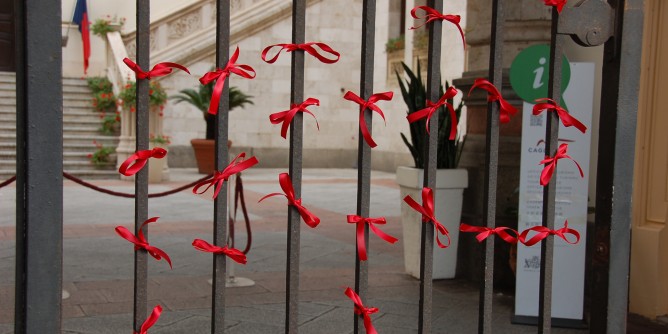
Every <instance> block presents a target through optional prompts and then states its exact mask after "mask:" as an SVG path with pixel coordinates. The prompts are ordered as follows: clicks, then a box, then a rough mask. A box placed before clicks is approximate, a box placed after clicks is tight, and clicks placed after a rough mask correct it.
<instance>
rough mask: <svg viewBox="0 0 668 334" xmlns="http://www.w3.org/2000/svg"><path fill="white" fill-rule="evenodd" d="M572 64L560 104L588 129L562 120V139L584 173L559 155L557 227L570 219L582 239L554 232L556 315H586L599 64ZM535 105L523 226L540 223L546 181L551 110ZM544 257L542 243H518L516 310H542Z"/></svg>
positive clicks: (526, 140)
mask: <svg viewBox="0 0 668 334" xmlns="http://www.w3.org/2000/svg"><path fill="white" fill-rule="evenodd" d="M570 65H571V78H570V83H569V84H568V87H567V88H566V91H565V92H564V94H563V101H564V102H565V103H563V104H562V106H563V105H565V106H566V107H567V108H568V111H569V112H570V113H571V114H572V115H573V116H574V117H575V118H577V119H578V120H580V121H581V122H582V123H583V124H585V125H586V126H587V128H588V129H587V132H586V133H585V134H583V133H581V132H580V131H578V130H577V129H576V128H575V127H569V128H566V127H564V126H563V125H560V127H559V144H561V143H568V144H569V145H568V155H570V156H571V157H572V158H573V159H574V160H575V161H577V162H578V163H579V164H580V166H581V167H582V170H583V171H584V173H585V176H584V178H581V177H580V173H579V172H578V169H577V167H576V166H575V164H574V163H573V162H572V161H570V160H568V159H561V160H559V162H558V167H557V175H556V184H557V189H556V192H557V193H556V208H555V211H556V212H555V215H556V218H555V222H554V228H555V229H559V228H561V227H563V224H564V221H566V220H568V227H569V228H572V229H575V230H577V231H578V232H579V233H580V242H579V243H578V244H576V245H571V244H567V243H566V242H565V241H564V240H562V239H561V238H559V237H554V238H555V239H554V240H555V243H554V267H553V268H554V270H553V279H552V317H553V318H560V319H569V320H582V318H583V310H582V308H583V299H584V270H585V248H586V247H585V246H586V242H585V241H586V232H587V228H586V224H587V190H588V184H589V175H588V174H589V173H588V171H589V152H590V144H591V118H592V117H591V115H592V112H593V96H594V74H595V73H594V70H595V67H594V64H593V63H571V64H570ZM532 108H533V104H530V103H527V102H524V106H523V114H522V115H523V116H522V160H521V171H520V191H519V193H520V198H519V221H518V231H519V232H522V231H524V230H526V229H528V228H530V227H533V226H536V225H541V224H542V212H543V187H542V186H541V185H540V183H539V180H540V174H541V171H542V170H543V165H539V162H540V161H541V160H542V159H543V158H545V151H544V150H545V124H546V114H547V113H548V111H547V110H545V111H543V112H542V113H541V114H540V115H539V116H533V114H532ZM549 112H552V111H549ZM553 178H554V176H553ZM553 182H554V180H553ZM530 236H531V235H530ZM570 237H571V238H572V237H573V236H570ZM540 263H541V261H540V243H538V244H536V245H534V246H531V247H526V246H524V245H522V244H518V247H517V276H516V279H517V281H516V292H515V315H516V316H529V317H536V316H538V294H539V275H540Z"/></svg>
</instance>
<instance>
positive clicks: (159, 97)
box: [118, 81, 167, 112]
mask: <svg viewBox="0 0 668 334" xmlns="http://www.w3.org/2000/svg"><path fill="white" fill-rule="evenodd" d="M148 96H149V101H148V104H149V105H150V106H158V107H160V110H162V109H163V107H164V105H165V103H166V102H167V92H165V89H164V88H162V86H161V85H160V84H159V83H158V82H155V81H151V82H150V83H149V89H148ZM118 97H119V98H120V99H121V100H123V108H125V109H126V110H130V111H131V112H134V111H135V105H136V101H137V83H135V82H133V81H131V82H128V83H127V84H126V85H125V87H123V89H122V90H121V92H120V93H119V94H118Z"/></svg>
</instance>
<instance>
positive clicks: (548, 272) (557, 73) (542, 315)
mask: <svg viewBox="0 0 668 334" xmlns="http://www.w3.org/2000/svg"><path fill="white" fill-rule="evenodd" d="M558 28H559V13H558V12H557V10H556V9H554V8H553V9H552V40H551V42H550V77H549V85H548V95H549V96H550V98H552V99H553V100H555V101H556V102H557V103H561V102H560V101H561V68H562V57H563V46H564V42H565V39H566V38H567V36H565V35H559V34H558ZM545 117H546V118H547V122H546V126H545V154H547V155H549V156H554V154H555V153H556V151H557V146H558V145H559V142H558V138H559V117H558V116H557V113H556V112H546V115H545ZM552 175H553V177H552V180H551V181H550V183H549V184H547V185H546V186H545V187H544V188H543V217H542V221H543V226H546V227H547V228H549V229H550V230H553V229H554V214H555V197H556V189H557V168H556V166H555V169H554V173H553V174H552ZM553 255H554V238H545V239H544V240H543V242H542V243H541V245H540V258H541V261H540V288H539V294H538V332H539V333H550V330H551V327H552V269H553V262H554V261H553V257H554V256H553Z"/></svg>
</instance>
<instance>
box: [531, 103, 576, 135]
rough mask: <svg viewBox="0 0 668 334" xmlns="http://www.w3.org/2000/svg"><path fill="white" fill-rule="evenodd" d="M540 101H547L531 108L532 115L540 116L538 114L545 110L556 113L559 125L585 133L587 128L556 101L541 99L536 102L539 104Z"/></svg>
mask: <svg viewBox="0 0 668 334" xmlns="http://www.w3.org/2000/svg"><path fill="white" fill-rule="evenodd" d="M541 101H547V102H543V103H538V104H536V105H534V106H533V114H534V115H540V113H541V112H542V111H543V110H545V109H547V110H551V111H556V112H557V115H559V119H560V120H561V124H563V125H564V126H565V127H569V126H574V127H575V128H577V129H578V130H580V132H582V133H585V131H587V127H586V126H585V125H584V124H582V123H581V122H580V121H578V120H577V119H576V118H575V117H573V116H572V115H571V114H570V113H568V111H566V109H564V108H562V107H561V106H559V105H558V104H557V102H556V101H554V100H553V99H548V98H543V99H537V100H536V102H541Z"/></svg>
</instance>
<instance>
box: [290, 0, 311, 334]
mask: <svg viewBox="0 0 668 334" xmlns="http://www.w3.org/2000/svg"><path fill="white" fill-rule="evenodd" d="M305 34H306V0H294V1H293V2H292V43H294V44H302V43H304V39H305ZM290 81H291V93H290V103H297V104H299V103H302V102H303V100H304V51H302V50H295V51H293V52H292V72H291V80H290ZM303 120H304V118H303V115H302V113H297V114H296V115H295V117H294V118H293V119H292V124H291V125H290V167H289V172H290V179H291V181H292V185H293V187H294V190H295V198H301V192H302V147H303V140H302V139H303V135H304V134H303V132H304V131H303V129H304V127H303ZM300 228H301V216H300V215H299V212H298V211H297V209H296V208H295V207H294V206H288V262H287V268H286V296H285V298H286V305H285V306H286V312H285V317H286V318H285V332H286V333H290V334H296V333H297V332H298V327H297V326H298V316H299V232H300Z"/></svg>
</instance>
